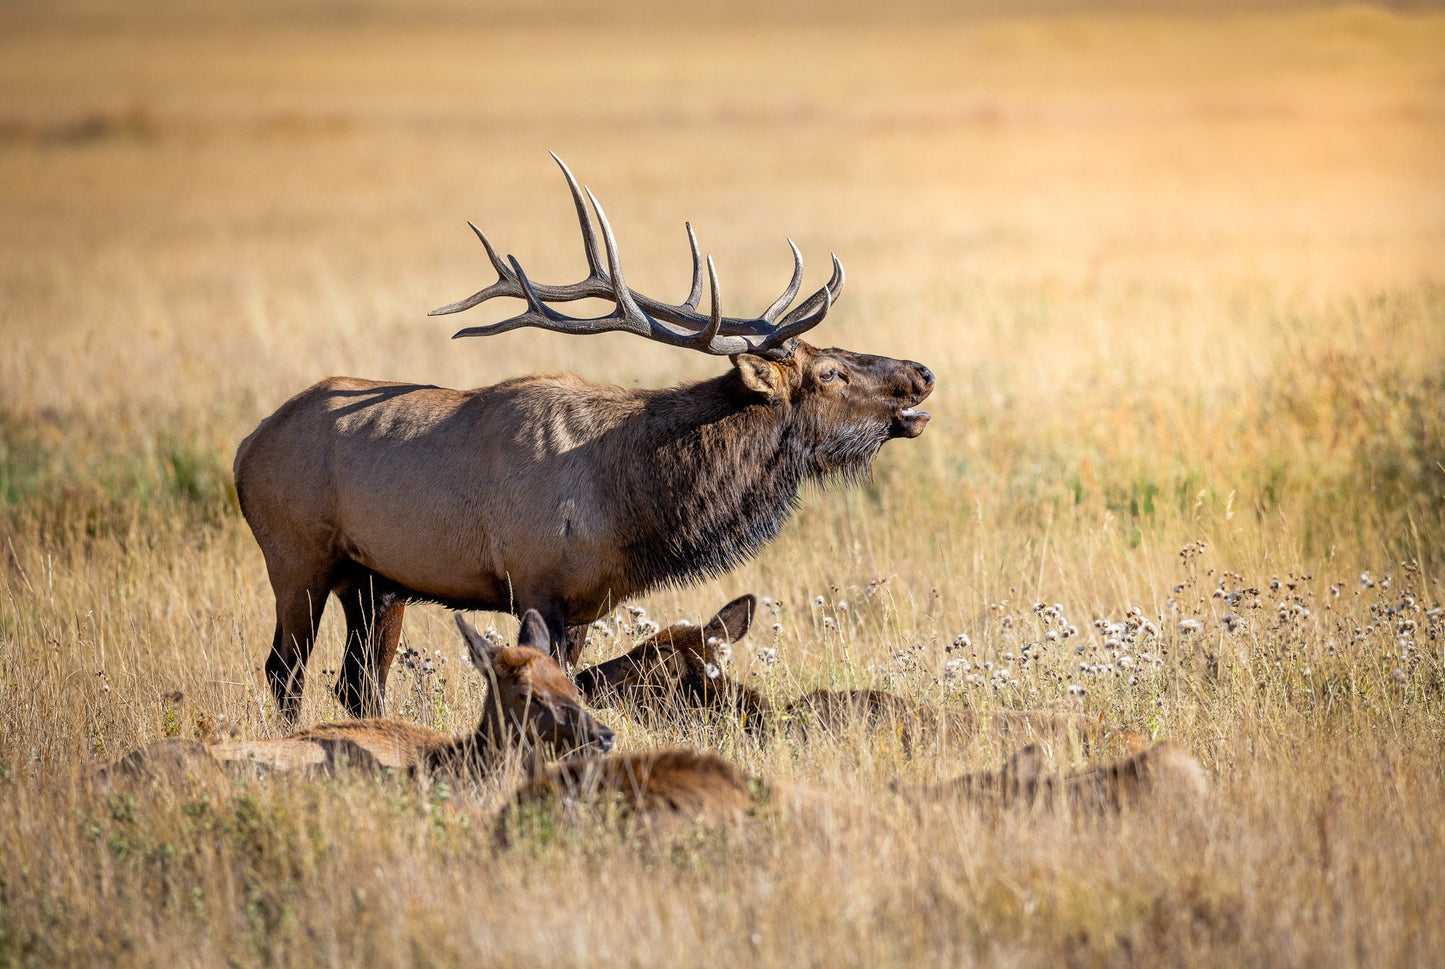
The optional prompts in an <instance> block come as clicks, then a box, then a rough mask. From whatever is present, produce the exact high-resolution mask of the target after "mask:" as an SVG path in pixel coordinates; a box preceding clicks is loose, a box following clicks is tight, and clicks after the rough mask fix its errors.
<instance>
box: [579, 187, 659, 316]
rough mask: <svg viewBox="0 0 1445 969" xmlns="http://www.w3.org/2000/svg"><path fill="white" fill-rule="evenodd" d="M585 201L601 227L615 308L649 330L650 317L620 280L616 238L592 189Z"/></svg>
mask: <svg viewBox="0 0 1445 969" xmlns="http://www.w3.org/2000/svg"><path fill="white" fill-rule="evenodd" d="M585 191H586V192H587V200H588V201H589V202H591V203H592V211H593V212H596V213H597V224H598V225H599V226H601V227H602V245H603V247H605V248H606V250H607V272H608V274H609V275H611V277H612V297H613V299H615V300H616V301H617V308H618V310H620V311H621V312H622V315H623V316H624V317H627V318H630V319H639V318H640V319H642V320H645V321H646V322H647V323H648V329H649V330H651V329H652V328H653V327H652V325H651V324H652V323H653V322H654V321H653V319H652V317H650V316H648V315H647V314H646V313H644V312H642V309H641V308H640V307H639V306H638V305H637V303H636V302H634V301H633V299H632V290H630V289H628V288H627V283H626V282H625V281H624V280H623V278H622V256H621V254H620V253H618V251H617V237H616V236H615V235H613V234H612V226H611V225H609V224H608V222H607V213H605V212H603V211H602V206H601V205H600V204H599V203H598V201H597V196H595V195H593V194H592V189H590V188H589V189H586V190H585Z"/></svg>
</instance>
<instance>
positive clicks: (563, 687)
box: [97, 612, 613, 781]
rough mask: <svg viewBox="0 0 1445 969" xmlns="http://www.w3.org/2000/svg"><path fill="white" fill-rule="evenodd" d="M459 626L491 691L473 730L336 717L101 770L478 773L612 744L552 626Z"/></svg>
mask: <svg viewBox="0 0 1445 969" xmlns="http://www.w3.org/2000/svg"><path fill="white" fill-rule="evenodd" d="M456 619H457V628H458V629H459V630H460V631H461V634H462V638H463V639H464V640H465V641H466V644H467V650H468V652H469V653H470V655H471V659H472V662H473V664H475V665H476V667H477V669H478V670H479V671H481V673H482V675H483V676H485V677H487V679H488V681H489V684H490V687H491V688H490V690H489V691H488V695H487V699H486V702H485V709H484V711H483V714H482V720H481V723H480V724H479V725H478V726H477V729H476V732H475V733H472V734H467V735H463V736H447V735H445V734H441V733H438V732H437V731H435V730H432V729H430V728H428V727H423V726H420V725H418V724H413V723H405V722H403V721H400V720H389V719H371V720H351V721H347V722H345V723H329V724H321V725H319V726H316V727H311V728H309V729H306V730H299V731H297V732H295V733H293V734H291V735H290V736H288V737H283V738H280V739H277V740H252V741H237V742H231V743H220V744H214V745H206V744H201V743H197V742H195V741H185V740H163V741H159V742H157V743H154V744H151V745H150V746H148V747H144V748H142V749H141V750H137V751H135V752H134V753H132V754H130V755H128V756H127V757H124V758H122V759H121V760H120V761H118V762H117V763H115V764H113V765H111V766H110V767H107V768H104V769H102V770H101V771H100V772H98V774H97V777H98V779H99V780H101V781H108V780H111V779H113V778H115V777H117V776H137V775H158V776H165V777H176V776H179V775H185V774H187V773H190V774H197V773H199V774H202V775H204V774H206V773H210V774H215V773H217V770H218V769H222V768H223V769H227V770H228V771H235V770H241V771H258V770H259V771H262V772H269V771H297V772H306V773H327V772H330V771H332V770H334V769H335V768H336V767H337V766H338V765H340V764H343V763H345V764H349V765H350V766H351V767H352V768H353V769H361V770H376V769H388V770H400V771H407V772H413V773H415V772H423V773H447V774H452V775H458V776H468V775H471V776H479V775H481V774H484V773H486V771H487V770H488V769H489V767H490V766H491V765H492V764H493V763H494V762H495V761H496V760H497V759H498V758H499V757H500V756H502V755H504V754H505V753H506V752H508V751H511V750H516V749H526V748H530V747H533V746H534V745H538V744H541V745H546V746H550V747H551V748H553V749H555V750H557V751H561V752H569V751H576V750H601V751H603V752H606V751H608V750H610V749H611V748H612V738H613V735H612V731H611V730H610V729H608V728H607V727H605V726H603V725H602V724H600V723H598V722H597V721H596V720H595V719H593V717H592V715H591V714H590V713H588V712H587V711H586V710H585V709H584V708H583V707H582V704H581V702H580V700H581V697H580V695H579V694H578V692H577V688H576V687H575V686H573V684H572V682H571V680H569V679H568V678H567V674H566V673H565V672H563V670H562V668H561V667H560V666H559V665H558V664H557V662H556V661H555V660H554V659H553V658H552V657H551V655H550V654H549V653H548V652H547V649H548V645H549V640H548V638H547V627H546V625H545V624H544V623H543V622H542V618H541V616H538V615H537V614H536V613H535V612H529V613H528V614H527V615H526V616H525V617H524V618H523V620H522V629H521V633H520V635H519V636H518V640H517V645H515V646H506V645H502V644H495V643H492V642H489V641H488V640H487V639H486V638H485V637H484V636H482V635H481V634H479V633H478V632H477V631H476V630H475V629H473V628H472V627H471V625H470V624H468V623H467V621H466V620H465V619H463V618H462V616H461V615H460V614H458V615H457V617H456Z"/></svg>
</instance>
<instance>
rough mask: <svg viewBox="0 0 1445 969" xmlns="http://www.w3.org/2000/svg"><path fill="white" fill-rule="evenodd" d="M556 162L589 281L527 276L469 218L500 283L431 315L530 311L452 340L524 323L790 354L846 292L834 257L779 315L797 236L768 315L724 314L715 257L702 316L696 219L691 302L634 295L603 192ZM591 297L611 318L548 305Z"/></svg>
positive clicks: (796, 274)
mask: <svg viewBox="0 0 1445 969" xmlns="http://www.w3.org/2000/svg"><path fill="white" fill-rule="evenodd" d="M552 159H553V160H554V161H556V162H557V164H558V165H559V166H561V168H562V174H563V175H565V176H566V178H567V187H568V188H570V189H571V190H572V202H573V204H574V205H576V207H577V219H578V221H579V222H580V223H581V225H582V248H583V250H584V251H585V252H586V254H587V270H588V272H587V278H586V279H583V280H582V281H581V282H576V283H571V284H570V285H566V286H549V285H546V284H544V283H534V282H532V281H531V280H530V279H528V278H527V274H526V273H525V272H524V271H523V270H522V266H521V264H520V263H519V262H517V260H516V258H515V257H514V256H508V257H507V261H506V262H503V261H502V260H501V258H499V257H498V256H497V250H496V249H495V248H493V247H492V243H491V240H489V239H488V238H487V236H486V234H485V233H483V232H482V230H481V229H478V228H477V227H476V226H475V225H473V224H472V223H471V222H468V223H467V225H469V226H471V227H472V231H473V232H475V233H476V234H477V238H478V239H480V240H482V245H483V246H484V247H485V248H486V250H487V258H488V259H490V260H491V262H492V268H493V269H495V270H496V271H497V281H496V282H495V283H492V285H490V286H488V287H487V288H486V289H483V290H481V291H479V292H476V293H473V294H472V295H471V296H468V297H467V298H466V299H464V300H461V301H460V302H456V303H452V304H450V305H448V306H443V307H441V308H439V309H434V310H432V311H431V312H430V313H428V314H427V315H428V316H443V315H445V314H447V313H460V312H461V311H462V310H469V309H471V308H472V307H473V306H476V305H478V304H479V303H483V302H486V301H487V300H489V299H491V298H492V297H494V296H511V297H514V298H516V299H523V300H526V301H527V312H525V313H521V314H519V315H517V316H514V317H512V318H510V319H506V320H502V321H501V322H500V323H492V324H490V325H488V326H469V327H467V328H466V329H464V330H458V331H457V332H456V333H455V334H453V337H452V338H453V339H455V338H456V337H461V336H490V335H492V334H493V333H505V332H507V331H508V330H516V329H519V328H521V327H524V326H535V327H539V328H541V329H544V330H554V331H556V332H558V333H605V332H608V331H611V330H623V331H626V332H628V333H636V334H638V335H639V336H644V337H647V338H648V339H649V340H656V341H658V342H659V343H667V344H670V345H672V346H680V347H691V348H692V349H694V350H702V351H703V352H705V353H715V354H733V353H764V352H767V353H770V354H772V355H774V356H789V355H791V353H792V347H793V346H794V342H793V341H794V338H796V337H797V336H798V335H799V334H801V333H804V332H806V331H808V330H810V329H812V328H813V327H815V326H817V325H818V324H819V323H821V322H823V317H825V316H827V315H828V310H830V309H831V308H832V306H833V301H834V300H836V299H837V298H838V295H839V294H840V293H841V292H842V291H843V281H844V275H843V264H842V263H840V262H839V261H838V257H837V256H834V257H833V277H832V279H830V280H829V281H828V282H827V284H826V285H824V286H823V288H822V289H820V290H818V291H817V292H816V293H814V294H813V295H811V296H809V297H808V298H807V299H805V300H803V301H802V302H801V303H799V304H798V305H797V306H796V307H794V308H793V309H792V310H791V311H790V312H789V313H788V314H787V315H786V316H784V317H783V318H782V319H781V320H779V319H778V314H780V313H782V311H783V310H785V309H787V307H788V305H789V304H790V303H792V301H793V298H794V297H796V296H797V295H798V287H799V285H800V284H801V283H802V281H803V255H802V253H800V252H799V251H798V247H797V246H795V245H793V240H791V239H789V240H788V248H790V249H792V250H793V278H792V279H791V280H790V281H789V282H788V288H787V289H786V290H784V291H783V295H781V296H779V297H778V298H777V299H776V300H774V301H773V304H772V305H771V306H769V307H768V308H767V309H766V310H764V311H763V315H762V316H760V317H758V318H757V319H746V318H740V317H731V316H723V315H721V312H720V310H719V306H718V284H717V270H716V269H714V268H713V264H712V256H708V257H707V278H708V283H709V290H710V295H711V300H712V301H711V312H710V313H707V314H704V313H701V312H699V311H698V302H699V301H700V300H701V299H702V288H703V273H702V263H703V261H702V258H701V257H700V256H699V255H698V249H697V236H696V235H694V234H693V231H692V224H691V223H685V224H686V226H687V241H688V246H689V247H690V248H691V249H692V289H691V290H690V291H689V293H688V295H687V299H686V300H684V301H683V302H682V303H680V304H678V305H673V304H671V303H664V302H662V301H661V300H656V299H653V298H652V297H650V296H644V295H643V294H641V293H638V292H634V291H633V290H631V289H628V288H627V284H626V282H624V281H623V278H622V266H621V263H620V260H619V257H618V254H617V239H616V237H615V236H613V234H612V227H611V226H610V225H609V224H608V223H607V216H606V215H605V214H604V213H603V211H602V206H601V205H599V204H598V203H597V198H596V196H594V195H593V194H592V190H591V189H582V188H579V187H578V185H577V180H576V179H575V178H573V177H572V172H571V171H569V170H568V168H567V166H566V164H564V163H563V161H562V159H560V158H558V157H557V154H556V153H555V152H553V153H552ZM584 191H585V192H586V193H587V200H588V201H590V202H591V203H592V211H593V212H595V213H596V214H597V223H598V225H599V226H601V228H602V244H603V246H605V247H606V250H607V264H606V266H604V265H603V264H602V251H601V249H600V248H599V247H598V245H597V236H596V235H595V234H594V233H593V231H592V220H591V219H590V218H588V215H587V204H586V202H584V201H583V200H582V193H583V192H584ZM588 297H592V298H598V299H605V300H610V301H612V302H613V303H615V304H616V305H617V308H616V309H615V310H613V311H612V312H611V313H608V314H607V315H606V316H597V317H591V318H587V317H575V316H566V315H564V314H562V313H559V312H557V311H556V310H554V309H553V308H552V307H550V306H548V305H547V304H548V303H562V302H568V301H570V300H576V299H586V298H588Z"/></svg>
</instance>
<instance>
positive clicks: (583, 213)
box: [547, 151, 607, 283]
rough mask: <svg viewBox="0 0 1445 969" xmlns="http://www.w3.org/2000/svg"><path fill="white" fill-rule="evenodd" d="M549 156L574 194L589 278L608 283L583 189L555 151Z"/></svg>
mask: <svg viewBox="0 0 1445 969" xmlns="http://www.w3.org/2000/svg"><path fill="white" fill-rule="evenodd" d="M547 154H549V155H551V156H552V160H553V161H554V162H556V163H557V165H558V167H559V168H561V169H562V175H563V177H564V178H566V179H567V188H568V189H569V190H571V192H572V204H573V205H575V206H576V207H577V221H578V222H579V223H581V225H582V248H583V250H584V251H585V252H586V253H587V278H588V279H589V280H592V279H595V280H597V281H598V282H602V283H606V282H607V277H606V276H605V275H603V273H602V254H601V253H600V252H599V251H598V249H597V236H596V234H594V233H593V231H592V220H591V219H589V218H588V217H587V203H585V202H583V201H582V189H581V188H579V187H578V185H577V179H575V178H573V177H572V169H570V168H568V167H567V163H566V162H564V161H563V160H562V159H560V158H558V157H557V153H556V152H555V151H551V152H548V153H547ZM587 194H588V195H591V194H592V193H591V192H588V193H587ZM593 205H594V206H595V205H596V200H593Z"/></svg>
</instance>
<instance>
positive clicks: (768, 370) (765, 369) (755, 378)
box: [733, 353, 787, 403]
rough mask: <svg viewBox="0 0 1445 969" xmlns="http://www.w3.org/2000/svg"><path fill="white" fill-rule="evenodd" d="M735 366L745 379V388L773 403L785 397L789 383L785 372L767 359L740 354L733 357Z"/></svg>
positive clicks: (750, 354) (749, 354) (754, 355)
mask: <svg viewBox="0 0 1445 969" xmlns="http://www.w3.org/2000/svg"><path fill="white" fill-rule="evenodd" d="M733 366H735V367H737V368H738V373H739V374H740V375H741V376H742V378H743V386H744V387H746V388H748V389H749V390H751V391H752V392H753V393H755V394H757V395H758V396H760V397H765V398H767V400H768V403H772V402H774V401H776V400H778V399H779V398H780V397H782V396H783V394H784V392H785V389H786V386H787V382H786V380H785V379H784V377H783V370H782V368H781V367H779V366H778V365H777V364H776V363H774V362H773V361H771V360H769V359H767V358H766V357H760V356H758V355H757V354H753V353H739V354H737V355H735V356H734V357H733Z"/></svg>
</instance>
